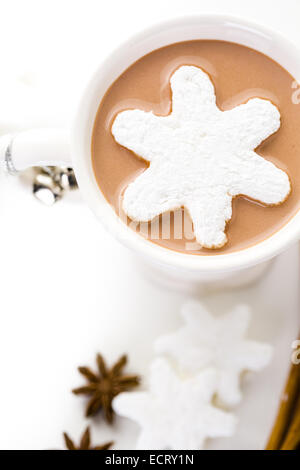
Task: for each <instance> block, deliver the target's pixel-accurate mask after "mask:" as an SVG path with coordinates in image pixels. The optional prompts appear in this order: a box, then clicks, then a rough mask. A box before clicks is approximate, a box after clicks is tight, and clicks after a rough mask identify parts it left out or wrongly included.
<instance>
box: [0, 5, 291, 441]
mask: <svg viewBox="0 0 300 470" xmlns="http://www.w3.org/2000/svg"><path fill="white" fill-rule="evenodd" d="M225 5H226V7H225ZM299 8H300V4H299V2H298V1H297V0H285V2H282V1H281V0H280V1H274V0H273V1H268V0H263V1H261V0H259V1H255V0H251V1H248V0H247V1H243V2H240V1H238V0H236V1H230V0H227V1H226V2H224V1H223V0H219V1H216V0H215V1H213V0H210V2H207V5H205V4H204V2H199V1H188V2H182V1H177V0H173V1H172V3H170V2H161V1H160V0H159V1H157V0H152V1H151V2H140V1H130V0H128V1H127V2H124V1H116V0H112V1H110V2H106V3H104V2H99V1H89V0H85V1H74V0H73V1H64V0H60V1H54V0H52V1H43V2H40V1H32V0H27V1H26V2H22V1H15V0H9V1H8V0H7V1H5V0H2V1H1V13H2V15H1V16H2V19H3V18H4V20H5V19H6V20H5V21H2V24H1V28H0V40H1V41H0V42H1V44H2V66H3V69H2V73H1V80H2V86H1V90H0V104H1V106H0V132H1V133H5V132H7V131H10V130H16V129H22V128H28V127H32V126H36V125H47V124H51V125H53V124H58V125H67V124H68V123H69V121H70V118H71V116H72V113H73V109H74V107H75V104H76V102H77V98H78V96H79V92H80V89H81V87H82V86H83V84H84V83H85V81H86V79H87V78H88V76H89V74H90V72H91V70H92V69H93V68H95V67H96V65H97V63H98V62H99V60H101V58H102V57H103V55H104V54H106V53H107V52H108V51H109V49H110V48H112V47H114V46H115V45H117V44H118V43H119V42H120V41H122V40H123V39H125V38H126V37H127V36H128V35H129V34H131V33H132V32H134V31H137V30H139V29H142V28H143V27H144V26H145V25H148V24H150V23H153V22H155V21H157V20H160V19H164V18H167V17H169V16H176V15H180V14H189V13H196V12H198V13H200V12H207V11H210V12H211V11H213V12H220V13H234V14H236V15H239V16H244V17H246V18H248V19H253V20H257V21H260V22H262V23H265V24H268V25H269V26H271V27H273V28H275V29H277V30H279V31H282V32H283V33H284V34H285V35H286V36H288V37H290V38H291V39H294V40H295V41H297V40H298V41H299V43H300V30H299V25H298V19H299ZM0 83H1V82H0ZM0 217H1V227H2V230H1V246H2V252H1V258H0V260H1V262H0V292H1V297H0V309H1V313H0V448H1V449H17V448H21V449H48V448H62V445H63V444H62V438H61V433H62V431H63V430H66V431H68V432H69V433H70V435H71V436H72V437H74V438H76V439H77V438H78V437H79V435H80V434H81V432H82V431H83V430H84V428H85V426H86V424H87V423H88V422H87V421H86V420H85V419H84V417H83V409H84V403H85V400H84V399H82V398H78V397H74V396H73V395H72V394H71V393H70V389H71V388H72V387H75V386H77V385H80V384H81V383H82V380H81V378H80V376H79V374H78V373H77V371H76V366H78V365H80V364H82V365H85V364H90V365H93V361H94V356H95V353H96V352H97V351H101V352H103V353H104V354H105V356H106V357H107V358H108V359H109V361H113V360H114V359H116V358H117V357H118V356H119V355H121V354H122V353H123V352H127V353H128V354H129V356H130V367H129V370H131V371H133V372H138V373H141V374H146V373H147V367H148V364H149V362H150V360H151V358H152V357H153V351H152V343H153V339H154V338H155V337H157V336H158V335H159V334H161V333H165V332H167V331H170V330H171V329H174V328H176V326H178V325H180V323H181V321H180V317H179V306H180V304H181V303H182V302H183V300H184V294H182V293H179V292H176V293H175V292H172V291H170V290H168V291H166V290H165V289H162V288H160V287H159V286H157V285H153V284H152V283H151V282H150V281H148V280H147V279H145V278H144V277H143V275H142V273H141V271H140V269H139V266H138V264H137V263H136V260H135V259H134V258H132V256H131V254H130V253H129V252H128V251H127V250H126V249H125V248H123V247H122V246H121V245H119V244H118V243H117V242H116V241H115V240H113V239H111V237H110V236H109V235H108V234H107V233H106V232H104V231H103V229H102V227H101V225H100V224H99V223H97V222H96V220H95V219H94V218H93V216H92V214H91V213H90V211H89V209H88V208H87V207H85V205H84V204H83V203H82V201H81V198H80V194H79V192H76V193H73V194H72V195H69V196H68V197H66V199H64V200H63V201H61V202H59V203H57V204H56V205H55V206H54V207H51V208H48V207H45V206H43V205H41V204H40V203H39V202H38V201H36V200H35V199H34V198H33V196H32V195H31V193H30V188H29V187H27V186H26V185H24V184H22V183H21V182H20V180H19V179H11V178H9V179H8V178H5V177H4V176H3V175H1V181H0ZM298 284H299V275H298V248H297V247H294V248H291V249H290V250H289V251H288V252H286V253H285V254H283V255H281V256H280V257H279V258H277V259H276V261H275V262H274V263H273V265H272V267H271V269H270V270H269V272H268V273H267V274H266V276H265V277H264V279H263V280H262V281H260V282H259V283H258V284H256V285H255V286H252V287H249V288H245V289H242V290H239V291H227V292H223V293H218V294H211V295H209V296H205V297H203V298H202V300H203V301H204V302H205V303H206V305H208V306H209V307H210V308H211V309H212V311H214V312H216V313H221V312H222V311H223V310H226V309H229V308H230V307H231V306H232V305H234V304H235V303H236V302H239V301H243V302H248V303H249V304H250V305H251V306H252V307H253V310H254V320H253V324H252V326H251V330H250V333H251V335H252V337H254V338H257V339H261V340H266V341H270V342H271V343H272V344H273V345H274V346H275V355H274V359H273V361H272V364H271V366H270V367H268V369H266V371H264V372H263V373H260V374H257V375H251V376H248V378H247V380H246V381H245V384H244V390H245V398H244V401H243V403H242V404H241V406H240V407H239V409H238V410H237V412H238V415H239V418H240V423H239V428H238V432H237V435H236V436H235V438H234V439H227V440H218V441H212V442H211V443H210V444H209V446H210V447H211V448H212V447H214V448H235V449H238V448H262V447H263V445H264V442H265V440H266V438H267V435H268V433H269V430H270V427H271V424H272V421H273V418H274V415H275V411H276V406H277V401H278V397H279V394H280V390H281V387H282V384H283V380H284V377H285V374H286V372H287V368H288V366H289V358H290V354H291V342H292V340H293V339H295V336H296V332H297V328H298V325H299V302H298ZM92 429H93V436H94V441H95V443H98V441H99V442H101V440H106V439H111V438H113V439H114V440H115V441H116V448H132V447H133V446H134V440H135V436H136V433H137V427H136V426H135V424H133V423H131V422H129V421H127V420H125V419H118V420H117V421H116V424H115V426H114V427H113V428H109V427H107V426H106V425H104V424H103V422H102V420H101V418H97V419H96V420H94V421H93V423H92Z"/></svg>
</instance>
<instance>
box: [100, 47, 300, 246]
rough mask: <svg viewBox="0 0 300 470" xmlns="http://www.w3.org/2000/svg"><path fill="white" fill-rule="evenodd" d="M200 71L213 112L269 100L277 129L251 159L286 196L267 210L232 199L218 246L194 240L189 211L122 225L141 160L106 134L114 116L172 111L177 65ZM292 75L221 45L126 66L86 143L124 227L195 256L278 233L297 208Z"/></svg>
mask: <svg viewBox="0 0 300 470" xmlns="http://www.w3.org/2000/svg"><path fill="white" fill-rule="evenodd" d="M186 65H188V66H195V67H200V68H201V69H202V70H203V71H204V72H206V73H207V74H208V75H209V77H210V79H211V81H212V83H213V85H214V88H215V94H216V104H217V106H218V107H219V109H220V110H221V111H228V110H231V109H234V108H235V107H236V106H238V105H240V104H242V103H247V102H248V100H249V99H252V98H261V99H265V100H269V101H270V102H271V103H273V104H274V105H275V106H276V107H277V108H278V110H279V112H280V119H281V122H280V128H279V130H278V131H277V132H275V133H274V134H272V135H271V136H270V137H268V138H267V139H266V140H265V141H263V142H262V143H261V144H260V145H259V146H258V147H257V148H256V149H255V151H256V152H257V154H258V155H260V156H262V157H263V158H264V159H266V160H269V161H270V162H272V163H274V164H275V165H276V166H277V167H278V168H280V169H281V170H283V171H285V172H286V173H287V174H288V176H289V179H290V182H291V188H292V189H291V193H290V194H289V196H288V197H287V199H286V200H285V201H284V202H283V203H282V204H280V205H277V206H269V205H266V204H262V203H261V202H258V201H255V200H253V199H250V198H248V197H245V196H242V195H241V196H237V197H235V198H234V199H233V201H232V217H231V219H230V220H229V222H228V223H227V226H226V235H227V238H228V241H227V243H226V244H225V245H224V246H223V247H222V248H218V249H206V248H201V247H200V246H199V244H197V243H195V238H194V234H193V225H192V222H191V218H190V216H189V212H188V210H186V209H183V208H181V209H180V208H179V209H177V210H175V211H171V212H166V213H164V214H163V215H162V216H159V217H156V218H155V219H153V221H152V222H151V223H145V222H144V223H141V224H139V223H136V222H132V221H130V219H128V218H127V217H126V215H125V214H124V213H123V212H122V197H123V194H124V191H125V190H126V188H127V187H128V184H129V183H131V182H132V181H134V180H135V178H136V177H137V176H138V175H140V174H142V173H143V172H144V171H145V170H147V168H149V162H147V161H145V160H144V159H142V158H140V156H139V155H136V154H135V153H134V152H132V151H131V150H129V149H127V148H125V147H124V146H122V145H120V144H119V143H118V142H116V140H115V139H114V136H113V135H112V125H113V122H114V120H115V118H116V116H117V115H118V113H120V112H121V111H124V110H132V109H139V110H144V111H146V112H149V111H152V112H153V113H154V114H155V115H158V116H167V115H169V114H170V112H171V111H172V95H171V88H170V78H171V77H172V75H173V74H174V72H175V71H176V70H178V69H179V68H180V67H181V66H186ZM293 84H294V79H293V77H292V76H291V75H290V74H289V73H288V72H287V71H286V70H284V69H283V68H282V67H281V66H280V65H278V64H277V63H276V62H274V61H273V60H271V59H270V58H268V57H266V56H265V55H263V54H261V53H259V52H256V51H254V50H252V49H249V48H247V47H245V46H241V45H238V44H233V43H228V42H223V41H204V40H199V41H189V42H183V43H176V44H172V45H170V46H167V47H164V48H161V49H158V50H155V51H153V52H151V53H150V54H148V55H146V56H144V57H142V58H141V59H139V60H138V61H137V62H135V63H134V64H133V65H131V66H130V67H129V68H128V69H127V70H126V71H125V72H124V73H123V74H122V75H121V76H120V77H119V78H118V79H117V80H116V81H115V82H114V83H113V84H112V86H111V87H110V88H109V90H108V91H107V92H106V94H105V96H104V97H103V99H102V101H101V103H100V104H99V109H98V113H97V117H96V120H95V124H94V130H93V138H92V161H93V168H94V173H95V176H96V179H97V182H98V185H99V188H100V190H101V191H102V193H103V195H104V196H105V198H106V199H107V201H108V202H109V203H110V204H111V205H112V207H113V208H114V210H115V211H116V212H117V213H118V214H119V215H120V217H121V218H122V220H124V223H128V224H130V226H131V227H132V229H133V230H136V231H138V232H139V233H140V234H141V236H144V237H147V238H148V239H149V240H151V241H152V242H153V243H157V244H159V245H161V246H163V247H165V248H169V249H172V250H175V251H181V252H184V253H191V254H196V255H217V254H226V253H230V252H233V251H238V250H242V249H245V248H247V247H249V246H252V245H254V244H257V243H259V242H261V241H263V240H264V239H266V238H267V237H269V236H271V235H272V234H274V233H275V232H276V231H278V230H279V229H280V228H281V227H282V226H283V225H285V224H286V223H287V221H288V220H289V219H290V218H291V217H292V216H293V215H294V214H295V213H296V212H297V211H298V209H299V207H300V184H299V183H300V158H299V157H300V154H299V152H300V151H299V149H300V133H299V131H298V130H299V128H300V106H299V105H297V104H296V101H297V100H295V99H293V97H295V93H297V90H296V91H295V88H293V87H292V85H293Z"/></svg>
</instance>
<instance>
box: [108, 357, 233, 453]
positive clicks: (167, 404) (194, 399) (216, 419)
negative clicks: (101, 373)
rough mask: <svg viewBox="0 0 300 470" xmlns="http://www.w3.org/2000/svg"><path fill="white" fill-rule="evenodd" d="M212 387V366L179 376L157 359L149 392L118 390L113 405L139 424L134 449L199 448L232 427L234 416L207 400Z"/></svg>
mask: <svg viewBox="0 0 300 470" xmlns="http://www.w3.org/2000/svg"><path fill="white" fill-rule="evenodd" d="M216 386H217V374H216V371H215V370H213V369H206V370H205V371H203V372H200V373H199V374H197V375H195V376H194V377H192V378H186V379H182V378H179V377H178V376H177V375H176V373H175V372H174V370H173V369H172V368H171V366H170V365H169V364H168V362H167V361H166V360H165V359H162V358H158V359H156V360H154V362H153V363H152V367H151V371H150V387H149V391H141V392H124V393H121V394H120V395H118V396H117V397H116V398H114V401H113V408H114V410H115V412H116V413H117V414H119V415H121V416H125V417H127V418H130V419H132V420H134V421H136V422H137V423H138V424H139V425H140V426H141V432H140V435H139V439H138V442H137V448H138V449H159V450H161V449H174V450H180V449H188V450H193V449H202V448H203V445H204V442H205V439H206V438H208V437H211V438H213V437H229V436H232V435H233V433H234V431H235V428H236V418H235V416H234V415H232V414H231V413H228V412H225V411H223V410H220V409H218V408H216V407H214V406H213V405H212V403H211V401H212V398H213V396H214V393H215V391H216Z"/></svg>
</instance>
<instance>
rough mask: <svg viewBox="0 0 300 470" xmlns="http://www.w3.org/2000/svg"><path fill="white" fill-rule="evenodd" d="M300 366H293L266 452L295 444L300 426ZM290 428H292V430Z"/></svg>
mask: <svg viewBox="0 0 300 470" xmlns="http://www.w3.org/2000/svg"><path fill="white" fill-rule="evenodd" d="M299 395H300V365H295V364H293V365H292V366H291V369H290V373H289V376H288V379H287V382H286V386H285V389H284V392H283V395H282V397H281V402H280V405H279V410H278V413H277V417H276V420H275V424H274V426H273V430H272V433H271V436H270V438H269V442H268V444H267V447H266V450H279V449H281V448H282V446H283V445H284V446H291V445H294V442H295V436H294V435H295V432H296V434H297V429H298V433H299V428H298V425H299V424H300V399H299ZM290 426H292V427H291V428H290ZM292 436H294V437H292Z"/></svg>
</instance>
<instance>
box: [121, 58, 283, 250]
mask: <svg viewBox="0 0 300 470" xmlns="http://www.w3.org/2000/svg"><path fill="white" fill-rule="evenodd" d="M171 90H172V112H171V114H169V115H168V116H157V115H155V114H153V113H152V112H145V111H141V110H138V109H135V110H127V111H122V112H120V113H119V114H118V115H117V116H116V118H115V120H114V122H113V125H112V134H113V136H114V138H115V140H116V141H117V142H118V143H119V144H121V145H123V146H124V147H126V148H128V149H129V150H132V151H133V152H134V153H136V154H137V155H138V156H139V157H141V158H143V159H145V160H147V161H149V162H150V166H149V168H148V169H147V170H145V171H144V172H143V173H142V174H141V175H140V176H138V177H137V178H136V179H135V180H134V181H133V182H132V183H130V184H129V185H128V187H127V189H126V190H125V193H124V198H123V209H124V211H125V213H126V214H127V215H128V216H129V217H130V218H131V219H133V220H135V221H140V222H146V221H150V220H152V219H153V218H155V217H156V216H158V215H159V214H162V213H163V212H166V211H169V210H173V209H176V208H179V207H182V206H183V207H185V208H186V209H187V210H188V211H189V213H190V216H191V218H192V221H193V225H194V233H195V237H196V240H197V242H198V243H200V245H202V246H203V247H207V248H218V247H221V246H223V245H224V244H225V243H226V241H227V237H226V234H225V225H226V222H227V221H228V220H230V218H231V216H232V208H231V202H232V198H233V197H234V196H237V195H239V194H242V195H245V196H248V197H250V198H252V199H255V200H258V201H260V202H262V203H265V204H270V205H274V204H280V203H282V202H283V201H284V200H285V199H286V198H287V196H288V194H289V192H290V189H291V188H290V181H289V178H288V176H287V174H286V173H285V172H284V171H282V170H280V169H279V168H277V167H276V166H275V165H274V164H273V163H271V162H270V161H267V160H265V159H264V158H262V157H261V156H259V155H258V154H257V153H256V152H255V151H254V149H255V148H256V147H257V146H258V145H259V144H260V143H261V142H262V141H263V140H265V139H266V138H267V137H269V136H270V135H271V134H273V133H274V132H276V131H277V130H278V129H279V127H280V114H279V111H278V109H277V108H276V106H274V105H273V104H272V103H271V102H270V101H267V100H265V99H259V98H254V99H251V100H249V101H248V102H247V103H246V104H242V105H240V106H237V107H236V108H234V109H232V110H229V111H221V110H220V109H219V108H218V107H217V105H216V95H215V91H214V87H213V84H212V82H211V80H210V78H209V76H208V75H207V74H206V73H205V72H204V71H203V70H201V69H200V68H198V67H194V66H182V67H180V68H179V69H177V70H176V71H175V72H174V74H173V75H172V77H171Z"/></svg>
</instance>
